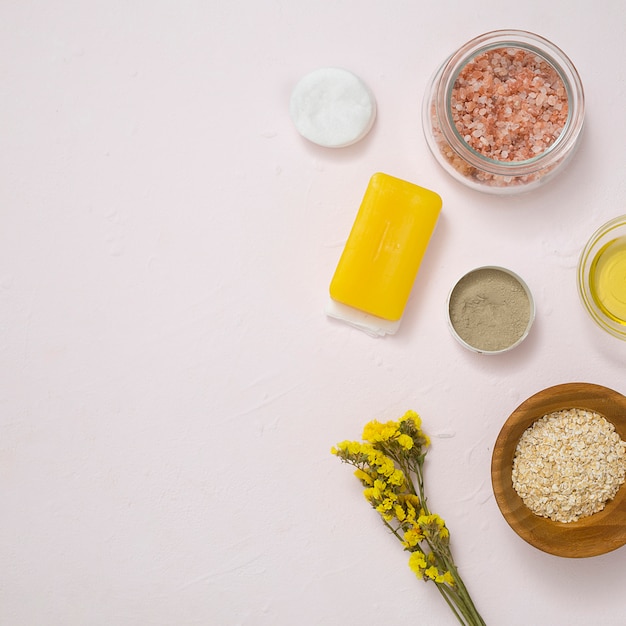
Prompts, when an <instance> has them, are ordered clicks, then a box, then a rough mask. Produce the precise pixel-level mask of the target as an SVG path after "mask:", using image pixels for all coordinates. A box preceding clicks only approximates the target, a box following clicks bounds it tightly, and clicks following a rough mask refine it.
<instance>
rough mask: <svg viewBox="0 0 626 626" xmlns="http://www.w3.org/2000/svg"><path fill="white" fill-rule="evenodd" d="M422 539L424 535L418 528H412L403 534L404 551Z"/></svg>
mask: <svg viewBox="0 0 626 626" xmlns="http://www.w3.org/2000/svg"><path fill="white" fill-rule="evenodd" d="M423 539H424V533H422V531H421V530H420V528H419V526H412V527H411V528H409V529H408V530H406V531H405V532H404V541H403V544H402V545H404V548H405V549H406V550H408V549H410V548H414V547H415V546H416V545H417V544H418V543H419V542H420V541H422V540H423Z"/></svg>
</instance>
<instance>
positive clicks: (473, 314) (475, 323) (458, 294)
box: [446, 265, 535, 354]
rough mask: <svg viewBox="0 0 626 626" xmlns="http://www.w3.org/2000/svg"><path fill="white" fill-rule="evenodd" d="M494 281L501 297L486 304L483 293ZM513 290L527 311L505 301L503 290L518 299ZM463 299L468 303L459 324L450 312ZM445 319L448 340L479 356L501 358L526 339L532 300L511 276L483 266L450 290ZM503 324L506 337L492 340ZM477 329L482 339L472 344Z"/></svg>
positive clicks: (532, 316)
mask: <svg viewBox="0 0 626 626" xmlns="http://www.w3.org/2000/svg"><path fill="white" fill-rule="evenodd" d="M481 279H482V281H481ZM494 280H496V281H498V280H499V281H500V284H496V285H495V288H497V289H498V291H500V292H503V293H504V295H503V293H499V294H498V297H497V301H492V302H490V301H489V292H488V291H486V289H487V288H488V287H489V289H491V290H493V288H494V284H493V281H494ZM483 282H484V284H482V283H483ZM488 283H491V284H488ZM516 286H517V287H519V288H520V289H521V291H522V292H523V294H524V295H525V298H523V300H524V301H527V306H528V310H527V311H526V310H524V311H521V310H516V309H515V308H514V307H513V308H511V307H512V306H513V305H511V303H510V300H509V301H507V298H506V295H507V294H506V289H507V287H508V288H509V289H511V291H512V293H511V297H514V298H516V299H519V297H520V291H519V290H518V289H516ZM464 296H465V297H466V298H468V300H467V302H465V303H463V305H462V307H461V308H462V309H463V313H464V315H465V319H464V320H463V322H461V320H459V319H454V318H455V317H456V314H453V313H452V312H451V308H452V307H453V306H455V305H456V303H457V302H458V299H459V298H463V297H464ZM492 299H493V298H492ZM525 308H526V307H525V306H524V309H525ZM446 317H447V320H448V327H449V328H450V332H451V333H452V336H453V337H454V338H455V339H456V340H457V341H458V342H459V343H460V344H461V345H462V346H463V347H465V348H467V349H468V350H471V351H472V352H476V353H479V354H502V353H504V352H508V351H509V350H512V349H513V348H515V347H516V346H518V345H519V344H520V343H521V342H522V341H523V340H524V339H525V338H526V337H527V336H528V333H529V332H530V329H531V327H532V325H533V322H534V320H535V300H534V298H533V295H532V293H531V291H530V289H529V287H528V285H527V284H526V283H525V282H524V280H522V279H521V278H520V277H519V276H518V275H517V274H516V273H515V272H512V271H511V270H509V269H506V268H504V267H500V266H496V265H484V266H481V267H477V268H475V269H473V270H471V271H469V272H467V273H466V274H464V275H463V276H461V278H459V280H458V281H457V282H456V283H455V285H454V287H452V289H451V290H450V293H449V294H448V298H447V301H446ZM504 324H508V325H509V326H510V328H509V329H508V331H507V332H506V333H504V335H508V337H507V336H502V337H501V338H499V339H495V338H494V335H495V333H498V332H500V333H501V331H502V329H503V327H504ZM479 327H481V328H482V335H483V336H482V337H481V338H480V339H479V340H476V338H473V341H472V340H471V339H470V335H472V334H476V333H475V331H476V329H478V328H479ZM501 334H502V333H501Z"/></svg>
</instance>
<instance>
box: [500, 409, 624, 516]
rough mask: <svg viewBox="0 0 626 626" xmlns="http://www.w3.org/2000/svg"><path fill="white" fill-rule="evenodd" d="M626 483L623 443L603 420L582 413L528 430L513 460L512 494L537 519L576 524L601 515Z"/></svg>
mask: <svg viewBox="0 0 626 626" xmlns="http://www.w3.org/2000/svg"><path fill="white" fill-rule="evenodd" d="M625 477H626V443H625V442H624V441H622V440H621V438H620V436H619V434H618V433H617V432H616V430H615V426H614V425H613V424H612V423H611V422H609V421H608V420H607V419H606V418H605V417H603V416H602V415H600V414H599V413H596V412H594V411H589V410H586V409H578V408H572V409H565V410H561V411H555V412H553V413H549V414H547V415H544V416H543V417H541V418H540V419H539V420H537V421H536V422H535V423H534V424H532V425H531V426H530V427H529V428H527V429H526V430H525V431H524V433H523V434H522V436H521V437H520V440H519V442H518V444H517V447H516V450H515V456H514V458H513V470H512V480H513V488H514V489H515V491H516V492H517V494H518V495H519V496H520V498H521V499H522V500H523V502H524V504H525V505H526V506H527V507H528V508H529V509H530V510H531V511H532V512H533V513H535V514H536V515H539V516H541V517H548V518H550V519H551V520H553V521H556V522H565V523H569V522H576V521H578V520H579V519H580V518H583V517H587V516H589V515H593V514H594V513H598V512H599V511H601V510H602V509H604V507H605V505H606V503H607V502H609V501H610V500H612V499H613V498H614V497H615V495H616V494H617V491H618V489H619V488H620V486H621V485H622V484H623V483H624V479H625Z"/></svg>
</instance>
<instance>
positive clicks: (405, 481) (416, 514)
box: [331, 411, 484, 625]
mask: <svg viewBox="0 0 626 626" xmlns="http://www.w3.org/2000/svg"><path fill="white" fill-rule="evenodd" d="M362 438H363V442H358V441H343V442H341V443H338V444H337V446H335V447H333V448H332V449H331V452H332V454H334V455H336V456H337V457H339V459H341V460H342V461H343V462H345V463H349V464H350V465H353V466H354V467H355V468H356V470H355V475H356V477H357V478H358V479H359V480H360V481H361V483H362V484H363V486H364V487H365V490H364V492H363V495H364V496H365V499H366V500H367V501H368V502H369V503H370V504H371V506H372V507H373V508H374V509H375V510H376V511H377V512H378V513H379V514H380V516H381V518H382V520H383V522H384V524H385V525H386V526H387V528H389V530H390V531H391V532H392V533H393V534H394V535H395V536H396V537H397V538H398V539H399V540H400V542H401V543H402V545H403V547H404V549H405V550H407V551H408V552H410V553H411V556H410V558H409V567H410V568H411V570H413V571H414V572H415V574H416V576H417V577H418V578H422V579H423V580H431V581H433V582H434V583H435V584H436V585H437V588H438V589H439V591H440V593H441V594H442V595H443V597H444V598H445V600H446V602H447V603H448V605H449V606H450V608H451V609H452V611H453V612H454V614H455V615H456V617H457V618H458V620H459V622H460V623H461V624H467V625H484V622H483V620H482V618H481V617H480V615H479V614H478V611H477V610H476V608H475V607H474V604H473V602H472V600H471V598H470V596H469V593H468V592H467V589H466V588H465V585H464V584H463V581H462V579H461V577H460V576H459V573H458V570H457V568H456V566H455V564H454V560H453V558H452V553H451V551H450V533H449V532H448V529H447V528H446V525H445V522H444V521H443V519H441V517H439V516H438V515H437V514H435V513H431V512H430V511H429V510H428V506H427V503H426V496H425V495H424V479H423V466H424V459H425V457H426V448H427V447H428V446H429V445H430V439H429V438H428V437H427V436H426V435H425V434H424V432H423V431H422V429H421V419H420V417H419V415H418V414H417V413H416V412H415V411H407V412H406V413H405V414H404V415H403V416H402V417H401V418H400V419H399V420H398V421H395V422H394V421H389V422H385V423H382V422H378V421H376V420H374V421H372V422H369V423H368V424H366V425H365V428H364V429H363V437H362Z"/></svg>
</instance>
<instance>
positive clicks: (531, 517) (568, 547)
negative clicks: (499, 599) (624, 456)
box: [491, 382, 626, 558]
mask: <svg viewBox="0 0 626 626" xmlns="http://www.w3.org/2000/svg"><path fill="white" fill-rule="evenodd" d="M569 408H580V409H587V410H591V411H595V412H597V413H599V414H601V415H603V416H604V417H605V418H606V419H607V420H608V421H609V422H611V423H612V424H614V426H615V430H616V431H617V433H618V434H619V435H620V437H621V438H622V440H624V441H626V397H625V396H624V395H622V394H620V393H618V392H617V391H615V390H613V389H609V388H608V387H604V386H602V385H597V384H593V383H583V382H574V383H563V384H560V385H554V386H552V387H548V388H546V389H543V390H542V391H539V392H537V393H535V394H534V395H532V396H530V397H529V398H527V399H526V400H524V401H523V402H522V403H521V404H520V405H519V406H518V407H517V408H516V409H515V410H514V411H513V413H511V415H510V416H509V417H508V419H507V420H506V421H505V422H504V424H503V426H502V428H501V430H500V433H499V434H498V437H497V439H496V442H495V445H494V449H493V453H492V460H491V482H492V487H493V492H494V496H495V499H496V503H497V504H498V507H499V509H500V511H501V513H502V515H503V516H504V518H505V520H506V521H507V523H508V524H509V526H511V528H512V529H513V530H514V531H515V532H516V533H517V534H518V535H519V536H520V537H521V538H522V539H524V540H525V541H526V542H527V543H529V544H530V545H532V546H534V547H536V548H538V549H539V550H542V551H544V552H547V553H549V554H553V555H556V556H562V557H573V558H580V557H590V556H597V555H600V554H605V553H607V552H610V551H612V550H615V549H617V548H619V547H621V546H623V545H624V544H626V483H625V484H624V485H622V487H620V489H619V491H618V492H617V494H616V496H615V498H614V499H613V500H611V501H610V502H607V504H606V506H605V508H604V509H603V510H602V511H600V512H598V513H595V514H594V515H590V516H588V517H584V518H582V519H580V520H578V521H577V522H569V523H562V522H554V521H552V520H550V519H548V518H544V517H540V516H538V515H535V514H534V513H533V512H532V511H531V510H530V509H528V508H527V507H526V505H525V504H524V503H523V501H522V499H521V498H520V497H519V496H518V495H517V493H516V491H515V490H514V489H513V482H512V468H513V457H514V455H515V448H516V446H517V442H518V441H519V438H520V437H521V435H522V433H523V432H524V431H525V430H526V429H527V428H528V427H529V426H530V425H531V424H533V423H534V422H535V421H536V420H538V419H539V418H541V417H542V416H543V415H546V414H548V413H552V412H554V411H559V410H562V409H569Z"/></svg>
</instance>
